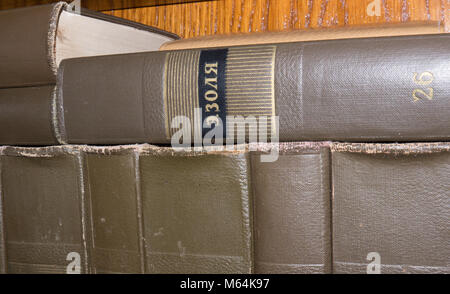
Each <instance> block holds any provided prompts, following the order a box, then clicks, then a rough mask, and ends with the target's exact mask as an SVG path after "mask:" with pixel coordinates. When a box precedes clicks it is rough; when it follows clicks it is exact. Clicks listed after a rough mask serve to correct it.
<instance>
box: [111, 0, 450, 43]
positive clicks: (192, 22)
mask: <svg viewBox="0 0 450 294" xmlns="http://www.w3.org/2000/svg"><path fill="white" fill-rule="evenodd" d="M372 1H373V0H217V1H206V2H199V3H186V4H174V5H167V6H159V7H145V8H136V9H123V10H115V11H104V13H107V14H112V15H115V16H119V17H123V18H127V19H130V20H134V21H139V22H142V23H145V24H148V25H152V26H156V27H159V28H162V29H165V30H168V31H171V32H174V33H176V34H178V35H180V36H182V37H184V38H190V37H196V36H204V35H214V34H224V33H225V34H226V33H249V32H260V31H283V30H292V29H304V28H320V27H332V26H351V25H363V24H372V23H399V22H413V21H423V20H434V21H440V22H441V24H442V26H444V27H445V28H446V29H447V31H449V24H448V22H449V18H450V15H449V14H450V11H449V9H450V0H379V1H380V3H381V13H380V15H379V16H376V15H374V16H368V15H367V6H368V5H369V4H370V3H371V2H372ZM162 18H165V19H166V21H161V19H162ZM445 25H446V26H445Z"/></svg>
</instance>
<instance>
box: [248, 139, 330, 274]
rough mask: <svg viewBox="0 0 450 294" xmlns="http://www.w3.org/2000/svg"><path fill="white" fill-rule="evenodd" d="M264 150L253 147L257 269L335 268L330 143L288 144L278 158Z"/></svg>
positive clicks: (315, 270) (290, 271) (304, 271)
mask: <svg viewBox="0 0 450 294" xmlns="http://www.w3.org/2000/svg"><path fill="white" fill-rule="evenodd" d="M263 146H264V145H263ZM268 151H269V150H267V151H266V152H268ZM260 153H261V152H252V183H253V191H254V203H255V205H254V207H255V214H254V218H255V225H254V226H255V272H256V273H259V274H294V273H295V274H311V273H331V230H330V229H331V207H330V206H331V205H330V204H331V178H330V158H329V157H330V152H329V143H327V142H319V143H283V144H281V145H280V146H279V158H278V160H277V161H275V162H273V163H264V162H261V161H260Z"/></svg>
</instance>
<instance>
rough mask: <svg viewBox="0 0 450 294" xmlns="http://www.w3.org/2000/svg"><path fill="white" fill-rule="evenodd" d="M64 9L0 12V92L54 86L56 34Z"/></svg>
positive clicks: (45, 7) (59, 6) (60, 5)
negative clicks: (34, 86) (15, 88)
mask: <svg viewBox="0 0 450 294" xmlns="http://www.w3.org/2000/svg"><path fill="white" fill-rule="evenodd" d="M66 5H67V4H66V3H64V2H58V3H55V4H51V5H40V6H34V7H26V8H21V9H12V10H5V11H0V27H1V28H2V30H1V32H0V39H1V40H2V41H1V42H2V46H0V64H1V65H2V66H1V67H0V88H10V87H23V86H32V85H48V84H52V83H53V84H54V83H55V77H56V71H57V64H56V62H55V56H54V54H55V52H54V48H55V42H56V31H57V24H58V19H59V15H60V14H61V12H62V11H63V9H64V8H65V6H66Z"/></svg>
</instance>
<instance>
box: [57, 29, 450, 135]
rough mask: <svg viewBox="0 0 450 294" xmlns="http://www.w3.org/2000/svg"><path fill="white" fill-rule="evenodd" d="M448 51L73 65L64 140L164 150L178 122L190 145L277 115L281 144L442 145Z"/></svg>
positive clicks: (65, 68) (386, 41)
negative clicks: (199, 134)
mask: <svg viewBox="0 0 450 294" xmlns="http://www.w3.org/2000/svg"><path fill="white" fill-rule="evenodd" d="M449 46H450V35H446V34H437V35H421V36H403V37H389V38H365V39H342V40H327V41H312V42H297V43H284V44H268V45H252V46H238V47H229V48H218V49H211V50H199V49H195V50H176V51H165V52H150V53H141V54H130V55H116V56H103V57H95V58H80V59H71V60H66V61H64V62H63V63H62V66H61V68H60V72H59V78H58V87H59V90H58V101H59V102H60V104H61V109H63V111H64V120H62V121H63V123H62V126H61V129H64V130H65V134H66V138H65V139H66V141H67V142H69V143H89V144H111V143H135V142H150V143H165V144H166V143H169V142H170V141H171V138H172V136H173V135H174V133H175V132H176V131H177V128H178V127H179V124H175V127H174V128H172V124H173V122H177V120H176V118H177V117H179V116H184V117H186V118H187V119H189V120H190V122H191V134H193V133H194V131H195V129H197V128H200V129H202V127H203V125H199V124H198V123H197V121H200V122H202V121H203V120H202V119H206V120H207V121H209V122H213V121H218V120H219V118H220V121H221V122H222V127H223V129H224V130H226V129H227V127H231V126H233V121H232V120H231V119H232V118H230V117H235V116H242V117H250V116H254V117H258V118H259V117H272V116H278V117H279V138H280V140H281V141H307V140H313V141H320V140H338V141H356V142H358V141H363V142H365V141H426V140H428V141H437V140H446V139H449V137H450V133H449V132H448V130H449V129H450V125H449V120H448V119H447V117H448V116H449V114H450V108H449V107H448V103H447V102H448V99H449V95H450V86H449V84H448V83H447V81H448V79H449V78H450V70H449V68H450V67H449V66H446V65H448V62H449V60H450V53H449V51H448V50H447V48H448V47H449ZM99 77H101V78H99ZM195 109H200V112H201V114H202V115H201V118H202V119H201V120H196V117H195V114H196V112H195V111H194V110H195ZM269 122H270V121H269ZM417 122H426V123H417ZM214 125H215V124H214V123H211V124H210V125H209V126H208V127H204V128H203V135H204V134H205V133H206V132H208V131H210V130H211V129H210V127H212V126H214ZM275 129H276V124H271V123H269V128H268V132H269V133H270V134H271V132H272V131H274V130H275Z"/></svg>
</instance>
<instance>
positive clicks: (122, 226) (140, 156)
mask: <svg viewBox="0 0 450 294" xmlns="http://www.w3.org/2000/svg"><path fill="white" fill-rule="evenodd" d="M65 8H66V4H64V3H57V4H53V5H44V6H36V7H31V8H23V9H14V10H7V11H3V12H0V28H1V29H0V38H1V39H2V43H1V45H0V145H3V147H0V188H1V191H0V272H3V273H184V274H190V273H379V272H381V273H450V266H449V256H450V254H449V253H450V238H449V236H450V232H449V225H448V224H449V216H450V143H449V139H450V119H449V118H450V83H449V81H450V50H449V48H450V35H448V34H443V33H442V32H441V31H440V29H439V26H438V25H437V24H432V23H428V24H420V25H417V26H404V27H395V28H392V27H391V28H387V27H384V28H363V29H353V30H348V31H343V30H338V31H326V32H325V31H319V32H312V33H311V32H293V33H282V34H262V35H253V36H250V37H248V36H247V37H245V36H244V37H221V38H220V37H217V38H203V39H198V40H179V41H174V40H175V39H177V37H176V36H174V35H171V34H169V33H166V32H163V31H158V30H155V29H154V28H149V27H146V26H143V25H139V24H135V23H131V22H127V21H122V20H119V19H117V18H112V17H106V16H104V15H101V14H96V13H92V12H88V11H83V12H82V14H81V15H79V14H74V13H72V12H69V11H66V10H65ZM228 45H229V46H228ZM161 46H162V48H161V50H158V49H159V48H160V47H161ZM279 142H280V143H279ZM150 144H152V145H150ZM225 144H226V146H225Z"/></svg>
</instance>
